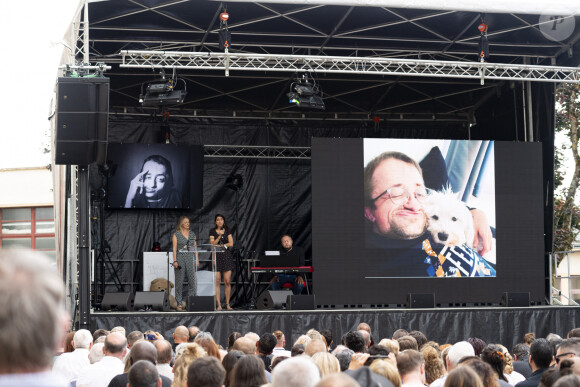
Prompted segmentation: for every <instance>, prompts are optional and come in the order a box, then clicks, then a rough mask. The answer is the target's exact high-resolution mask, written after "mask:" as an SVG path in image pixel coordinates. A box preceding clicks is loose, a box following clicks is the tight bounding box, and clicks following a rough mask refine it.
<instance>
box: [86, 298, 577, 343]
mask: <svg viewBox="0 0 580 387" xmlns="http://www.w3.org/2000/svg"><path fill="white" fill-rule="evenodd" d="M578 312H580V307H573V306H535V307H527V308H508V307H477V308H433V309H406V308H396V309H384V308H369V309H316V310H304V311H302V310H242V309H239V310H234V311H225V310H224V311H211V312H91V314H90V318H89V322H90V329H91V331H94V330H95V329H97V328H104V329H111V328H113V327H115V326H123V327H125V329H126V330H127V333H129V332H131V331H134V330H140V331H143V332H144V331H146V330H149V329H151V330H154V331H156V332H159V333H161V334H162V335H163V337H165V338H166V339H168V340H171V338H172V333H173V330H174V329H175V327H177V326H179V325H185V326H188V327H189V326H192V325H195V326H198V327H199V328H200V329H201V330H202V331H209V332H211V333H212V335H213V336H214V339H215V340H216V342H217V343H218V344H220V345H222V346H223V347H224V348H225V347H226V346H227V338H228V336H229V334H230V333H232V332H235V331H237V332H240V333H242V334H245V333H247V332H256V333H258V334H261V333H264V332H274V331H275V330H278V329H280V330H282V331H283V332H284V334H285V335H286V342H287V343H288V346H290V345H291V344H290V343H293V342H294V341H295V340H296V339H297V338H298V337H299V336H300V335H301V334H304V333H306V331H308V330H309V329H311V328H314V329H317V330H321V329H329V330H330V331H331V332H332V334H333V340H334V344H335V345H336V344H337V343H339V342H340V339H341V337H342V335H344V334H345V333H347V332H348V331H350V330H353V329H356V327H357V325H358V324H359V323H361V322H366V323H367V324H369V325H370V326H371V330H372V332H373V337H374V339H375V341H377V342H378V341H379V340H380V339H383V338H390V337H391V336H392V334H393V332H394V331H395V330H397V329H399V328H404V329H406V330H408V331H411V330H420V331H422V332H423V333H425V335H426V336H427V338H428V339H429V340H433V341H436V342H438V343H439V344H443V343H455V342H457V341H461V340H465V339H467V338H469V337H479V338H481V339H483V340H484V341H485V342H486V343H500V344H503V345H505V346H506V347H507V348H508V349H511V348H512V347H513V345H515V344H516V343H519V342H522V341H523V337H524V334H525V333H527V332H534V333H535V334H536V337H546V336H547V335H548V334H549V333H556V334H558V335H560V336H562V337H566V334H567V333H568V331H569V330H570V329H572V328H576V327H580V313H578Z"/></svg>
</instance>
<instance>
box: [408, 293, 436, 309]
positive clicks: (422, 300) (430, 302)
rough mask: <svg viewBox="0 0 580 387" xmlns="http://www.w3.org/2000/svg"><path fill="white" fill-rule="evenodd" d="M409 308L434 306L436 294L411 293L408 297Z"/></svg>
mask: <svg viewBox="0 0 580 387" xmlns="http://www.w3.org/2000/svg"><path fill="white" fill-rule="evenodd" d="M407 305H408V306H409V308H434V307H435V294H433V293H409V296H408V297H407Z"/></svg>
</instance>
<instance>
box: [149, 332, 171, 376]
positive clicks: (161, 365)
mask: <svg viewBox="0 0 580 387" xmlns="http://www.w3.org/2000/svg"><path fill="white" fill-rule="evenodd" d="M153 345H155V349H157V365H156V366H155V367H156V368H157V371H159V375H163V376H166V377H168V378H169V379H171V380H173V367H171V365H170V363H171V358H172V357H173V351H172V349H171V343H170V342H169V341H167V340H157V341H155V343H153Z"/></svg>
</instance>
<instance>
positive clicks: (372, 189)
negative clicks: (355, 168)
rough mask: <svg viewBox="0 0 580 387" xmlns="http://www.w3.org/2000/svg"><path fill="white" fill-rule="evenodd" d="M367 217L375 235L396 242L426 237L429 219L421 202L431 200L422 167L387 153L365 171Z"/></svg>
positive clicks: (394, 154) (412, 161) (394, 153)
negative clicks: (428, 197)
mask: <svg viewBox="0 0 580 387" xmlns="http://www.w3.org/2000/svg"><path fill="white" fill-rule="evenodd" d="M365 196H366V198H365V199H366V200H365V201H366V206H365V217H366V218H367V219H368V220H369V221H370V222H371V223H372V224H373V227H372V228H373V232H374V233H375V234H378V235H380V236H383V237H387V238H390V239H396V240H410V239H414V238H418V237H420V236H422V235H423V234H424V233H425V227H426V224H427V219H426V216H425V213H424V212H423V206H422V204H421V202H422V201H423V199H424V198H425V197H426V196H427V189H426V188H425V183H424V182H423V176H422V173H421V167H419V164H417V162H416V161H415V160H413V159H411V158H410V157H408V156H407V155H405V154H403V153H399V152H386V153H383V154H382V155H380V156H379V157H377V158H375V159H374V160H372V161H371V162H370V163H369V164H368V165H367V167H366V168H365Z"/></svg>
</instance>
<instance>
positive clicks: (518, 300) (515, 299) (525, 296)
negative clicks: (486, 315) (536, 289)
mask: <svg viewBox="0 0 580 387" xmlns="http://www.w3.org/2000/svg"><path fill="white" fill-rule="evenodd" d="M501 305H502V306H508V307H518V306H524V307H528V306H530V293H529V292H522V293H518V292H505V293H504V294H503V295H502V297H501Z"/></svg>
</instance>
